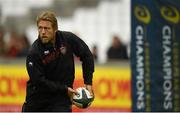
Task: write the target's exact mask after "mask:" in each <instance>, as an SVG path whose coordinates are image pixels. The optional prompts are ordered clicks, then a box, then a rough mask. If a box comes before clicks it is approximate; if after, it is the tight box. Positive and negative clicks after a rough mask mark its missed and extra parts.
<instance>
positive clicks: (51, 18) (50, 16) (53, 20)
mask: <svg viewBox="0 0 180 113" xmlns="http://www.w3.org/2000/svg"><path fill="white" fill-rule="evenodd" d="M41 20H46V21H50V22H51V23H52V27H53V28H54V29H55V30H57V29H58V23H57V19H56V16H55V14H54V13H53V12H50V11H45V12H42V13H41V14H40V15H39V16H38V17H37V20H36V21H37V25H38V23H39V22H40V21H41Z"/></svg>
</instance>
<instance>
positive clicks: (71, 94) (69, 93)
mask: <svg viewBox="0 0 180 113" xmlns="http://www.w3.org/2000/svg"><path fill="white" fill-rule="evenodd" d="M73 94H75V95H78V92H77V91H76V90H74V89H72V88H71V87H68V95H69V97H70V99H71V101H72V96H73Z"/></svg>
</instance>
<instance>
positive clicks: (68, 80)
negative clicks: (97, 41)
mask: <svg viewBox="0 0 180 113" xmlns="http://www.w3.org/2000/svg"><path fill="white" fill-rule="evenodd" d="M74 55H76V56H78V57H79V58H80V60H81V61H82V69H83V78H84V83H85V84H90V85H91V84H92V75H93V72H94V61H93V55H92V53H91V52H90V50H89V48H88V46H87V45H86V44H85V43H84V42H83V41H82V40H81V39H80V38H79V37H77V36H76V35H74V34H73V33H71V32H65V31H57V32H56V43H55V47H53V46H52V44H43V43H41V40H40V39H39V38H38V39H37V40H36V41H35V42H34V43H33V44H32V47H31V48H30V51H29V54H28V56H27V59H26V67H27V71H28V74H29V78H30V79H29V81H28V82H27V92H26V94H27V95H26V104H29V105H35V106H44V105H45V104H48V103H57V104H59V105H64V106H66V105H67V106H68V105H71V101H70V99H69V97H68V94H67V87H72V86H73V81H74V70H75V69H74V68H75V67H74Z"/></svg>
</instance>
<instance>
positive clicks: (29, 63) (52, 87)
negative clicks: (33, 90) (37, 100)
mask: <svg viewBox="0 0 180 113" xmlns="http://www.w3.org/2000/svg"><path fill="white" fill-rule="evenodd" d="M26 68H27V71H28V74H29V77H30V81H31V82H32V83H33V84H35V86H36V87H37V89H38V87H41V89H42V88H43V89H44V90H43V91H44V92H46V91H47V92H49V91H50V92H56V91H58V90H61V91H66V90H67V87H66V86H65V85H62V84H60V83H58V82H54V81H51V80H48V79H47V78H46V77H45V71H44V68H43V65H42V63H41V60H40V58H38V55H37V54H29V55H28V56H27V59H26Z"/></svg>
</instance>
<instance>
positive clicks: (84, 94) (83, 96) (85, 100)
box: [73, 87, 94, 108]
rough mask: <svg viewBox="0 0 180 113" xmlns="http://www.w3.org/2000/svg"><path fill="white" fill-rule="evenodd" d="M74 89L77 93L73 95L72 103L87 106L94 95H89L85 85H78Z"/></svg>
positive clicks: (81, 106)
mask: <svg viewBox="0 0 180 113" xmlns="http://www.w3.org/2000/svg"><path fill="white" fill-rule="evenodd" d="M76 91H77V92H78V95H75V94H74V95H73V104H74V105H75V106H77V107H79V108H87V107H89V106H90V105H91V103H92V102H93V100H94V97H93V96H91V95H90V93H89V91H88V90H87V89H86V88H85V87H79V88H77V89H76Z"/></svg>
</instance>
